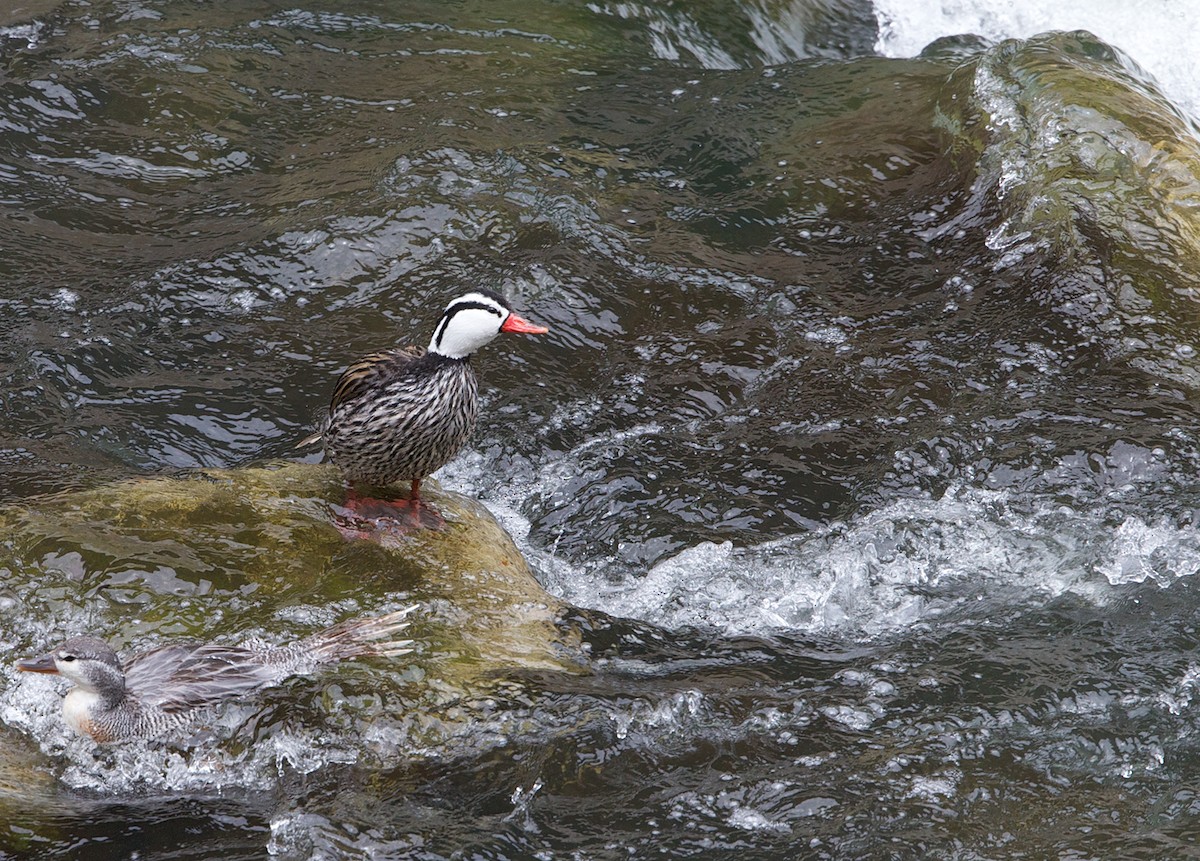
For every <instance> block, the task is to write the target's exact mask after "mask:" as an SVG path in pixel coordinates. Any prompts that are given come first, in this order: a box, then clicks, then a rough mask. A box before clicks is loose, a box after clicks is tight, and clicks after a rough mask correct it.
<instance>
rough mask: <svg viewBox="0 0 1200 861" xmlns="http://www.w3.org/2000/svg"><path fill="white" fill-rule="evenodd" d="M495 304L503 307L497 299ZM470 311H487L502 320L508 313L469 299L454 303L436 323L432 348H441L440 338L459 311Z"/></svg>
mask: <svg viewBox="0 0 1200 861" xmlns="http://www.w3.org/2000/svg"><path fill="white" fill-rule="evenodd" d="M497 302H498V303H499V304H500V305H501V306H502V307H503V305H504V303H503V302H500V300H499V299H497ZM472 309H478V310H480V311H487V312H488V313H489V314H495V315H496V316H497V317H500V318H501V319H503V318H504V317H505V316H507V315H508V314H509V313H510V312H509V311H508V310H507V309H505V310H501V308H497V307H496V306H495V305H488V304H486V303H484V302H475V301H473V300H470V299H468V300H466V301H464V302H454V303H452V304H451V305H450V307H449V308H447V309H446V313H445V314H443V315H442V320H441V322H440V323H438V327H437V331H436V332H435V333H434V336H433V343H434V346H437V347H440V346H442V336H443V335H445V334H446V327H447V326H449V325H450V318H451V317H453V316H454V315H455V314H457V313H458V312H459V311H469V310H472Z"/></svg>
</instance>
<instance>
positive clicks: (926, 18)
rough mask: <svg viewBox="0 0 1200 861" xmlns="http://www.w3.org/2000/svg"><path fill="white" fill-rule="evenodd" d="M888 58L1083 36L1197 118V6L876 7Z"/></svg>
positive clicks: (964, 0)
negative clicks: (1117, 52)
mask: <svg viewBox="0 0 1200 861" xmlns="http://www.w3.org/2000/svg"><path fill="white" fill-rule="evenodd" d="M875 17H876V20H877V21H878V23H879V39H878V41H877V42H876V45H875V48H876V50H877V51H879V52H880V53H881V54H883V55H884V56H888V57H912V56H916V55H917V54H919V53H920V52H921V50H922V49H923V48H925V46H926V45H928V44H929V43H930V42H932V41H934V40H935V39H939V38H942V37H943V36H955V35H961V34H967V33H970V34H974V35H977V36H982V37H984V38H985V39H989V40H991V41H1000V40H1002V39H1009V38H1016V39H1027V38H1029V37H1030V36H1034V35H1036V34H1038V33H1044V32H1046V31H1048V30H1088V31H1090V32H1092V33H1094V34H1095V35H1097V36H1099V37H1100V38H1101V39H1103V40H1104V41H1105V42H1107V43H1109V44H1110V45H1113V46H1115V47H1117V48H1119V49H1121V50H1122V51H1124V52H1125V53H1126V54H1128V55H1129V56H1130V57H1131V58H1133V60H1134V61H1135V62H1136V63H1138V65H1140V66H1141V67H1142V68H1143V69H1145V70H1146V71H1148V72H1149V73H1150V74H1152V75H1153V76H1154V77H1155V78H1156V79H1157V81H1158V82H1159V85H1160V86H1161V88H1162V90H1163V93H1164V94H1165V95H1166V96H1167V97H1168V98H1170V99H1171V100H1172V101H1174V102H1175V104H1176V105H1178V106H1179V107H1180V108H1182V109H1184V110H1185V111H1187V112H1188V113H1190V114H1191V115H1192V116H1193V117H1197V116H1200V53H1198V52H1197V51H1196V50H1195V48H1196V45H1197V44H1198V43H1200V4H1196V3H1166V2H1163V0H1060V2H1057V3H1047V2H1045V0H1007V2H1004V3H997V2H995V0H940V2H937V0H934V2H930V0H875Z"/></svg>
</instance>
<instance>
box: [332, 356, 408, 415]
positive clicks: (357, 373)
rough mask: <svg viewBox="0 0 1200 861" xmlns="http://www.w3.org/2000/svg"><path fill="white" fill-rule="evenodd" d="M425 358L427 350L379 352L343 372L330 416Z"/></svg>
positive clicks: (334, 391)
mask: <svg viewBox="0 0 1200 861" xmlns="http://www.w3.org/2000/svg"><path fill="white" fill-rule="evenodd" d="M424 355H425V348H424V347H405V348H404V349H400V350H380V351H379V352H378V353H371V355H369V356H363V357H362V358H361V359H359V360H358V361H357V362H355V363H354V364H353V365H351V366H350V367H348V368H346V370H345V371H343V372H342V376H341V377H339V378H338V381H337V385H336V386H334V387H333V398H332V399H331V400H330V402H329V412H331V413H332V412H333V411H334V410H336V409H337V408H338V405H339V404H344V403H347V402H349V401H352V400H354V399H355V398H358V397H359V396H361V395H362V394H363V393H364V392H366V391H368V390H370V389H371V388H373V387H374V386H375V385H377V384H378V383H379V382H381V381H382V380H384V379H393V378H395V377H398V376H400V375H402V374H404V373H405V372H406V371H407V370H409V368H411V367H412V365H413V364H415V363H416V362H417V361H419V360H420V359H421V358H422V357H423V356H424Z"/></svg>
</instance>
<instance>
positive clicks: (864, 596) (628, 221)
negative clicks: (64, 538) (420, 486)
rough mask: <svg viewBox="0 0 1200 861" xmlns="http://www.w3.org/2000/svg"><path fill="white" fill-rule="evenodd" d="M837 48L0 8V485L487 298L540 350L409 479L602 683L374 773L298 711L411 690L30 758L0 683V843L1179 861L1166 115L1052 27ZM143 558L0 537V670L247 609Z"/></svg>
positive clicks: (402, 743)
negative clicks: (489, 549) (491, 535)
mask: <svg viewBox="0 0 1200 861" xmlns="http://www.w3.org/2000/svg"><path fill="white" fill-rule="evenodd" d="M875 38H876V33H875V23H874V16H873V14H872V11H871V9H870V6H869V5H868V4H867V3H857V2H834V0H830V2H825V3H820V2H811V3H794V4H785V3H782V2H780V3H772V2H762V3H750V2H746V3H743V4H738V3H733V2H715V0H714V2H701V3H694V4H683V3H662V4H636V3H595V4H587V3H583V2H550V0H544V2H504V0H501V2H483V0H480V2H458V3H445V2H428V3H421V2H412V3H395V2H393V3H385V2H375V3H355V4H338V3H326V4H324V5H322V4H320V3H312V2H309V3H306V4H305V5H302V6H297V5H275V4H270V3H236V4H204V3H191V2H137V0H101V2H92V3H84V2H63V3H54V2H37V3H34V4H32V5H30V6H27V7H24V8H23V9H22V10H19V11H12V12H7V11H0V208H2V210H3V218H2V219H0V405H2V410H3V412H2V416H3V419H2V423H0V468H2V469H3V473H2V475H0V499H2V500H3V501H4V502H5V503H6V504H20V503H23V502H27V501H29V500H35V499H37V498H39V497H41V496H43V495H45V494H51V493H55V492H59V491H73V490H77V489H81V488H90V487H97V486H101V485H103V484H105V483H106V482H110V481H114V480H118V479H123V478H127V477H130V476H138V475H156V474H163V473H172V472H175V471H179V470H187V469H191V468H195V467H238V466H243V465H247V464H251V463H255V462H259V461H264V460H268V459H272V458H281V457H292V456H293V452H292V446H293V444H294V442H295V441H296V440H298V439H299V438H301V437H302V436H304V435H305V434H306V433H307V432H308V431H309V430H310V429H311V427H312V424H313V421H314V418H315V416H316V415H317V414H318V413H319V412H320V410H321V409H322V408H323V406H324V404H325V403H326V400H327V397H328V392H329V391H330V388H331V386H332V383H333V381H334V379H336V375H337V373H338V372H339V371H340V370H341V369H342V368H343V367H344V366H345V365H346V363H347V362H348V361H350V360H352V359H353V358H355V357H357V356H359V355H362V354H363V353H366V352H369V351H371V350H374V349H377V348H380V347H383V346H388V345H391V344H393V343H395V342H397V341H400V342H402V343H408V342H409V341H410V340H411V341H414V342H417V343H423V342H424V341H425V340H426V339H427V337H428V331H429V329H430V327H431V326H432V325H433V323H434V321H435V320H436V318H437V316H438V313H439V311H440V309H441V308H442V307H443V306H444V304H445V303H446V301H448V299H450V298H452V297H453V296H454V295H456V294H457V293H459V292H461V291H462V290H463V288H464V287H473V286H477V285H482V286H487V287H492V288H495V289H499V290H502V291H504V292H506V293H507V294H508V295H509V296H510V297H512V299H513V301H514V303H515V305H516V306H517V307H518V308H519V309H520V311H521V312H522V313H523V314H524V315H525V316H527V317H528V318H530V319H531V320H536V321H538V322H542V323H545V324H547V325H549V326H550V327H551V328H552V332H551V334H550V335H549V336H547V337H546V338H545V339H542V340H540V341H538V342H536V343H535V342H533V341H532V340H523V341H519V342H518V341H505V342H497V343H496V344H494V345H492V346H491V347H489V348H488V349H487V351H486V352H485V353H484V354H482V355H481V356H480V357H479V368H480V370H481V372H482V376H483V379H484V405H485V409H484V413H483V416H482V417H481V422H480V428H479V431H478V432H477V434H476V437H475V439H474V440H473V442H472V444H471V446H470V448H469V449H468V450H467V451H465V452H464V453H463V455H462V456H461V457H460V458H459V459H458V460H456V461H455V462H454V463H453V464H451V465H450V466H449V467H447V468H446V469H445V470H444V472H443V473H442V476H441V478H442V480H443V482H444V484H446V485H447V486H449V487H451V488H455V489H458V490H461V491H463V492H466V493H469V494H471V495H474V496H478V497H479V498H481V499H482V500H483V501H484V502H485V503H487V504H488V505H489V507H490V508H491V509H492V510H493V511H494V512H495V513H496V514H497V516H498V517H499V518H500V519H501V520H502V522H504V523H505V525H506V526H507V527H508V528H509V530H510V531H511V532H513V533H514V535H515V537H516V538H517V541H518V543H519V544H520V546H521V547H522V550H523V551H524V552H525V553H526V555H527V556H528V557H529V558H530V560H531V562H532V564H533V565H534V567H535V569H536V570H537V573H538V575H539V577H540V578H541V580H542V582H543V583H544V584H545V585H546V586H547V588H548V589H549V591H550V592H552V593H554V594H555V595H558V596H560V597H563V598H565V599H566V600H567V601H569V602H570V603H571V604H572V605H574V606H576V607H578V608H579V609H578V610H577V611H576V612H575V613H573V614H572V616H571V618H569V619H567V620H565V622H564V624H567V625H570V626H572V627H573V628H577V629H579V630H582V631H583V634H584V639H585V641H586V642H587V643H588V645H589V647H590V649H591V653H590V654H591V661H592V666H591V669H593V670H594V672H592V673H591V674H589V675H585V676H570V675H560V674H556V673H552V672H544V673H538V672H521V673H515V674H514V676H513V678H511V679H504V680H500V682H498V684H497V687H496V688H495V690H494V691H493V692H492V693H491V694H490V695H489V697H487V698H485V699H480V700H476V701H470V702H464V703H463V704H462V707H461V714H460V715H459V716H460V717H461V718H462V719H463V725H464V726H466V727H468V729H466V730H464V731H462V732H461V734H460V735H458V736H455V737H452V738H449V737H448V738H445V739H443V740H442V742H441V743H440V744H439V745H438V746H437V747H436V748H422V747H420V746H419V745H417V744H416V743H415V741H414V739H415V738H416V735H415V734H412V733H410V732H409V731H408V729H407V728H408V727H410V726H411V725H413V724H414V723H419V722H420V720H421V716H420V715H419V714H418V715H408V716H406V717H405V719H404V720H405V721H407V723H405V722H400V721H399V719H397V722H396V723H395V724H385V725H386V726H389V727H391V731H394V732H393V734H392V735H387V737H386V738H384V737H383V736H373V737H372V738H369V739H366V740H362V739H360V738H359V735H358V727H359V723H357V722H356V719H355V718H354V717H353V716H351V717H347V716H346V714H347V713H343V712H342V711H340V709H341V706H339V705H337V703H338V702H339V701H340V699H344V700H345V701H346V702H348V703H350V706H347V708H349V709H350V710H351V711H350V712H349V713H348V714H351V715H354V714H360V713H366V712H371V711H372V710H373V709H374V710H375V711H381V710H382V711H386V706H387V704H389V703H397V702H400V703H402V702H403V698H402V697H401V695H400V694H398V693H397V691H398V690H400V689H399V688H398V687H391V686H392V685H395V684H396V682H395V681H394V680H392V679H391V678H390V677H389V676H388V675H387V672H388V671H387V670H386V669H381V668H378V667H376V668H351V669H347V670H346V672H345V673H334V674H330V675H327V676H324V677H322V678H321V679H318V680H299V681H297V682H295V683H294V684H289V685H287V686H285V687H284V688H282V689H280V690H278V691H275V692H273V693H271V694H270V695H269V696H267V698H266V700H265V705H263V704H261V703H260V704H259V705H257V706H244V707H243V708H244V712H243V718H242V719H244V720H246V721H248V722H249V725H250V727H251V728H250V730H249V731H248V732H247V733H246V738H242V739H240V740H235V741H233V742H230V743H229V744H226V745H224V746H220V747H217V748H215V749H213V750H211V751H210V752H208V753H206V754H205V755H204V756H193V755H189V754H188V753H187V752H186V751H185V750H181V749H178V748H175V747H167V748H165V749H158V748H150V749H146V748H144V747H142V748H139V749H137V750H135V751H131V752H120V751H118V752H108V753H94V752H92V751H90V750H89V749H88V748H87V747H86V746H83V745H80V744H75V743H73V742H68V741H66V740H65V739H64V738H63V737H62V729H61V723H60V722H59V720H58V717H57V701H56V699H55V695H53V694H52V691H53V690H56V689H53V686H52V685H42V684H41V680H38V685H37V686H35V685H33V683H32V682H30V680H28V679H25V678H21V679H18V678H17V677H16V673H15V672H14V671H13V670H12V669H11V661H5V665H6V666H5V668H4V670H3V671H2V672H0V681H2V682H3V684H4V689H3V691H0V723H2V724H3V727H0V743H2V744H3V745H4V746H5V748H6V750H7V751H8V757H9V759H8V760H7V761H5V762H4V763H3V771H2V772H0V793H2V795H0V798H2V801H0V809H2V810H3V811H4V815H3V817H0V818H2V820H3V821H0V852H3V853H4V854H5V855H7V856H12V857H38V858H72V859H75V858H83V859H117V858H122V859H124V858H130V857H138V858H141V859H193V858H194V859H215V858H221V859H230V861H232V859H243V858H245V859H250V858H262V857H266V856H268V855H274V856H278V857H284V858H309V857H319V858H388V859H392V858H396V859H401V858H403V859H408V858H411V859H439V858H456V859H457V858H463V859H467V858H471V859H475V858H478V859H493V858H495V859H499V858H508V859H524V858H539V859H550V858H553V859H560V858H561V859H568V858H605V859H607V858H614V859H615V858H629V857H634V858H649V857H655V858H657V857H668V858H692V857H695V858H739V859H797V858H814V859H817V858H829V859H847V858H864V859H865V858H872V859H873V858H945V859H977V858H989V859H990V858H1005V859H1009V858H1050V857H1055V858H1058V857H1061V858H1147V859H1150V858H1154V859H1158V858H1165V857H1191V856H1192V855H1195V854H1197V852H1198V850H1196V849H1195V847H1194V839H1195V835H1196V832H1197V830H1198V828H1200V778H1198V777H1197V775H1200V722H1198V720H1197V718H1196V717H1195V711H1194V709H1193V699H1194V697H1195V692H1196V687H1197V680H1198V679H1200V669H1198V667H1197V659H1196V646H1197V638H1198V632H1197V630H1196V624H1195V617H1196V611H1197V609H1198V608H1200V586H1198V585H1197V582H1196V580H1195V578H1194V577H1192V576H1191V575H1193V574H1194V573H1196V572H1197V571H1198V570H1200V536H1198V533H1197V525H1196V520H1197V512H1198V511H1200V482H1197V479H1196V475H1197V468H1198V467H1200V438H1198V435H1197V432H1196V428H1197V406H1196V404H1197V399H1196V388H1197V384H1198V383H1200V358H1198V356H1197V347H1198V343H1197V342H1198V340H1200V337H1198V332H1197V322H1198V321H1200V312H1198V311H1197V308H1198V307H1200V306H1198V305H1197V298H1198V297H1200V278H1198V277H1197V266H1196V263H1197V257H1198V256H1200V255H1198V251H1200V220H1198V218H1197V215H1196V213H1197V212H1198V211H1200V208H1198V204H1200V148H1198V144H1197V139H1196V137H1195V128H1194V127H1193V126H1192V125H1191V124H1190V123H1189V122H1188V121H1186V120H1185V119H1183V118H1182V117H1181V115H1180V114H1179V112H1178V111H1177V110H1175V109H1174V108H1173V107H1172V106H1171V104H1170V103H1169V102H1167V101H1166V100H1165V99H1164V98H1163V97H1162V96H1161V95H1160V94H1159V93H1158V92H1157V90H1156V89H1155V88H1154V85H1153V84H1152V83H1151V82H1149V81H1147V80H1145V79H1144V78H1143V77H1142V76H1141V74H1140V73H1139V72H1138V70H1137V68H1136V66H1135V65H1134V64H1133V63H1131V62H1130V61H1129V60H1128V59H1127V58H1126V57H1124V56H1123V55H1122V54H1120V53H1119V52H1118V51H1116V50H1115V49H1114V48H1112V47H1110V46H1108V45H1106V44H1104V43H1101V42H1100V41H1098V40H1097V39H1095V38H1094V37H1092V36H1090V35H1088V34H1086V33H1074V34H1054V35H1046V36H1041V37H1037V38H1035V39H1032V40H1029V41H1027V42H1009V43H1003V44H1001V45H994V46H989V45H985V44H983V43H981V42H979V41H977V40H971V39H960V40H955V41H951V42H945V43H939V44H937V45H935V46H933V47H931V48H930V49H929V50H927V51H926V52H925V53H924V54H923V55H922V56H921V57H920V58H917V59H911V60H893V59H884V58H881V57H878V56H875V55H874V53H873V50H874V49H873V47H872V46H873V45H874V43H875ZM121 537H122V536H116V538H118V539H119V538H121ZM179 541H180V542H181V544H186V542H187V536H183V537H181V538H180V539H179ZM247 541H249V539H247ZM170 552H174V551H173V550H171V551H170ZM170 552H168V551H167V550H164V549H163V547H162V546H159V547H158V548H157V549H155V548H149V547H148V548H147V549H146V550H145V555H144V556H142V555H139V554H138V553H137V552H131V553H130V554H129V555H128V556H127V557H126V558H124V559H122V560H121V564H120V565H119V566H115V567H113V568H111V569H109V570H96V569H95V568H93V567H90V565H91V563H90V561H89V559H88V558H86V557H79V556H78V554H76V557H70V556H69V554H66V555H64V554H62V553H60V552H59V551H58V550H57V549H56V548H54V547H49V546H38V547H36V548H33V549H29V548H24V547H17V548H14V547H13V545H12V542H11V541H10V542H9V545H8V546H7V548H6V557H7V556H8V555H11V556H13V557H14V558H17V559H18V560H19V564H18V563H14V564H13V565H12V566H10V567H9V568H5V569H3V570H2V571H0V573H3V575H4V578H5V582H4V583H3V584H2V585H0V610H2V613H3V615H2V616H0V641H3V644H4V647H5V649H6V650H7V652H8V653H9V654H10V656H11V657H13V658H15V657H19V656H24V655H28V654H32V653H34V652H38V651H41V650H42V649H43V648H45V647H46V646H47V645H48V643H47V642H46V641H47V639H48V638H52V637H54V636H57V635H58V634H60V633H80V632H82V630H83V629H85V628H88V629H90V630H88V632H89V633H94V634H99V635H102V636H114V635H116V634H118V633H119V634H120V635H121V636H122V637H123V638H124V639H125V640H126V641H130V640H138V638H139V637H141V638H142V639H143V640H144V641H145V642H159V641H162V640H165V639H168V638H170V637H171V636H179V635H183V634H191V635H195V636H221V637H233V636H235V635H236V634H237V632H238V630H239V628H240V626H241V624H242V623H243V622H244V621H245V620H247V619H249V620H253V621H254V622H255V623H256V624H262V625H266V626H268V627H272V626H273V628H274V629H276V630H277V629H278V628H279V627H280V618H281V617H280V615H279V605H278V604H277V603H276V602H277V600H278V596H276V597H274V598H272V597H270V596H269V595H268V594H266V593H267V591H268V590H262V591H255V590H254V589H248V588H241V587H239V586H237V585H232V584H231V583H229V582H226V581H225V580H221V579H220V578H216V577H213V576H211V575H206V574H205V573H203V571H202V567H201V566H199V565H198V564H193V563H192V562H190V561H189V560H188V559H187V558H184V557H182V556H181V557H180V558H179V561H178V563H177V564H172V563H170V562H169V561H168V562H164V560H169V559H170V558H171V557H170ZM215 552H220V551H219V550H217V551H215ZM239 552H240V551H239ZM302 552H303V548H297V553H302ZM260 561H261V560H260ZM224 564H226V565H228V566H229V567H231V568H236V567H237V566H238V565H239V564H241V560H240V559H239V558H238V557H237V556H236V555H235V554H233V553H232V551H231V553H230V554H229V558H228V559H227V560H226V561H225V563H224ZM344 564H345V566H346V567H345V569H344V570H340V571H335V572H331V581H332V580H337V581H338V582H339V583H344V582H345V581H346V580H347V579H349V578H355V577H357V578H360V579H362V580H363V582H364V583H366V584H367V585H366V586H364V590H365V592H364V594H366V595H368V596H369V597H371V598H374V597H378V596H383V597H388V598H390V597H391V594H392V593H391V591H390V588H391V587H389V586H388V585H386V584H379V583H377V582H374V581H372V580H371V576H372V570H373V569H372V568H371V565H372V556H371V554H370V553H366V552H364V553H361V554H354V553H351V554H349V555H348V557H347V561H345V563H344ZM284 567H285V568H286V566H284ZM198 572H199V573H198ZM334 575H336V576H334ZM281 588H282V589H283V590H284V592H285V593H286V594H287V595H288V596H289V597H288V600H291V601H293V603H295V604H296V605H297V607H299V609H298V610H297V618H298V619H300V620H301V621H302V622H304V623H306V624H311V623H312V622H313V621H314V619H315V618H316V617H313V616H308V615H305V613H308V612H309V611H311V610H312V608H314V607H317V608H320V607H322V606H323V605H324V604H326V603H328V602H334V601H337V600H342V599H344V598H345V596H344V595H343V594H342V593H340V592H337V591H336V589H335V587H334V586H332V585H327V584H321V583H316V584H313V583H308V584H304V585H303V586H295V587H294V591H293V592H287V588H290V587H281ZM337 588H341V587H337ZM408 589H409V587H408V586H405V587H404V590H408ZM396 591H403V590H400V588H399V587H396ZM409 594H411V595H413V596H414V597H415V598H416V599H417V600H420V599H421V593H420V588H419V586H418V587H417V588H415V590H409V591H405V595H406V596H407V595H409ZM181 596H186V598H181ZM364 600H366V599H364ZM177 609H178V612H179V618H178V619H177V620H175V621H170V620H171V619H172V613H173V612H175V611H176V610H177ZM283 618H284V619H285V621H286V617H283ZM408 683H410V684H411V680H408ZM31 714H32V715H33V717H32V718H31V717H30V715H31ZM385 717H386V715H385ZM297 727H299V728H300V729H297ZM247 739H249V740H247ZM255 744H258V745H261V748H260V749H261V750H267V751H268V752H267V753H260V754H257V755H256V756H252V757H251V759H250V765H249V766H248V765H247V758H246V757H247V756H248V755H247V754H246V752H245V749H244V747H239V745H243V746H245V745H250V746H253V745H255ZM359 747H362V748H363V749H364V751H366V752H364V753H362V754H361V755H360V754H359V753H358V749H359ZM134 853H136V856H135V854H134Z"/></svg>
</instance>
